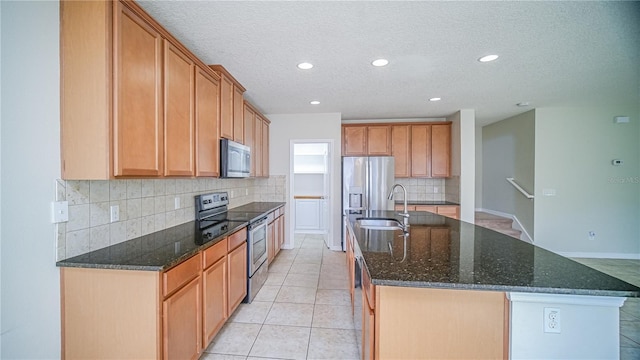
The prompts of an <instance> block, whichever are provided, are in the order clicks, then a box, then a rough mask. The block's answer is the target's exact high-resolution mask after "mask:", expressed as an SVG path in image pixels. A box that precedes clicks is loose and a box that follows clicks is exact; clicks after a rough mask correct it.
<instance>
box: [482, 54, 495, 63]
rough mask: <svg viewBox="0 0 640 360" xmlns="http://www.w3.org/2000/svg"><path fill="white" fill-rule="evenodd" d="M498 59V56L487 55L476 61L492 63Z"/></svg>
mask: <svg viewBox="0 0 640 360" xmlns="http://www.w3.org/2000/svg"><path fill="white" fill-rule="evenodd" d="M497 58H498V55H487V56H483V57H481V58H480V59H478V61H480V62H489V61H493V60H495V59H497Z"/></svg>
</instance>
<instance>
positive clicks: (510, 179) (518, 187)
mask: <svg viewBox="0 0 640 360" xmlns="http://www.w3.org/2000/svg"><path fill="white" fill-rule="evenodd" d="M507 181H508V182H509V183H510V184H511V185H513V186H514V187H515V188H516V189H518V191H520V192H521V193H522V195H524V196H526V197H527V199H533V195H531V194H529V193H528V192H527V191H526V190H525V189H523V188H522V187H521V186H520V185H518V184H517V183H516V181H515V179H514V178H507Z"/></svg>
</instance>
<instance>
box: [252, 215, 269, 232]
mask: <svg viewBox="0 0 640 360" xmlns="http://www.w3.org/2000/svg"><path fill="white" fill-rule="evenodd" d="M266 224H267V217H266V216H265V217H263V218H260V220H257V221H254V222H252V223H250V224H249V230H253V229H255V228H258V227H260V226H263V225H266Z"/></svg>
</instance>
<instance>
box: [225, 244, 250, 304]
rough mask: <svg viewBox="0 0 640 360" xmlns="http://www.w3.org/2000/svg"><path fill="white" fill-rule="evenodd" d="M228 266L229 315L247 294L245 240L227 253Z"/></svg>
mask: <svg viewBox="0 0 640 360" xmlns="http://www.w3.org/2000/svg"><path fill="white" fill-rule="evenodd" d="M227 263H228V265H227V266H228V267H229V293H228V294H227V295H228V304H229V316H231V314H233V312H234V311H235V310H236V308H237V307H238V305H240V303H241V302H242V300H243V299H244V297H245V296H247V242H246V241H245V242H243V243H242V244H241V245H240V246H238V247H237V248H235V249H234V250H233V251H231V252H230V253H229V255H227Z"/></svg>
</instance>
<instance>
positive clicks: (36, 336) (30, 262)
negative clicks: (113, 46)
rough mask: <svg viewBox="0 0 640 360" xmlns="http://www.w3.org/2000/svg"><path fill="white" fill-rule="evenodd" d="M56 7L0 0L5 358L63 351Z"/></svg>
mask: <svg viewBox="0 0 640 360" xmlns="http://www.w3.org/2000/svg"><path fill="white" fill-rule="evenodd" d="M58 6H59V5H58V2H57V1H52V2H5V1H2V2H0V7H1V8H2V11H1V14H2V21H1V24H2V31H1V33H2V41H1V43H2V45H1V46H2V52H1V55H2V61H1V62H2V91H1V92H2V104H3V105H4V106H2V110H1V111H2V114H1V117H2V121H1V127H2V130H1V131H0V134H1V136H2V140H1V142H0V144H1V152H0V154H1V156H2V161H1V165H0V166H1V172H0V174H1V176H2V179H1V183H2V190H1V193H2V195H1V196H2V205H1V214H2V229H1V231H2V233H1V239H0V247H1V248H2V251H1V261H0V269H1V270H0V272H1V275H2V293H1V296H2V300H1V306H2V307H1V310H0V312H1V313H2V318H1V326H0V327H1V329H0V334H1V337H0V342H1V343H2V353H1V354H0V357H2V358H4V359H16V358H31V359H54V358H59V357H60V290H59V288H60V283H59V275H58V269H57V268H56V266H55V256H56V255H55V254H56V246H55V242H54V226H53V224H51V222H50V203H51V201H52V200H53V199H54V195H55V193H54V183H55V179H56V178H58V177H60V157H59V153H60V126H59V123H60V118H59V114H60V109H59V103H60V91H59V86H60V85H59V84H60V82H59V67H60V64H59V31H60V26H59V25H60V24H59V11H58Z"/></svg>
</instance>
